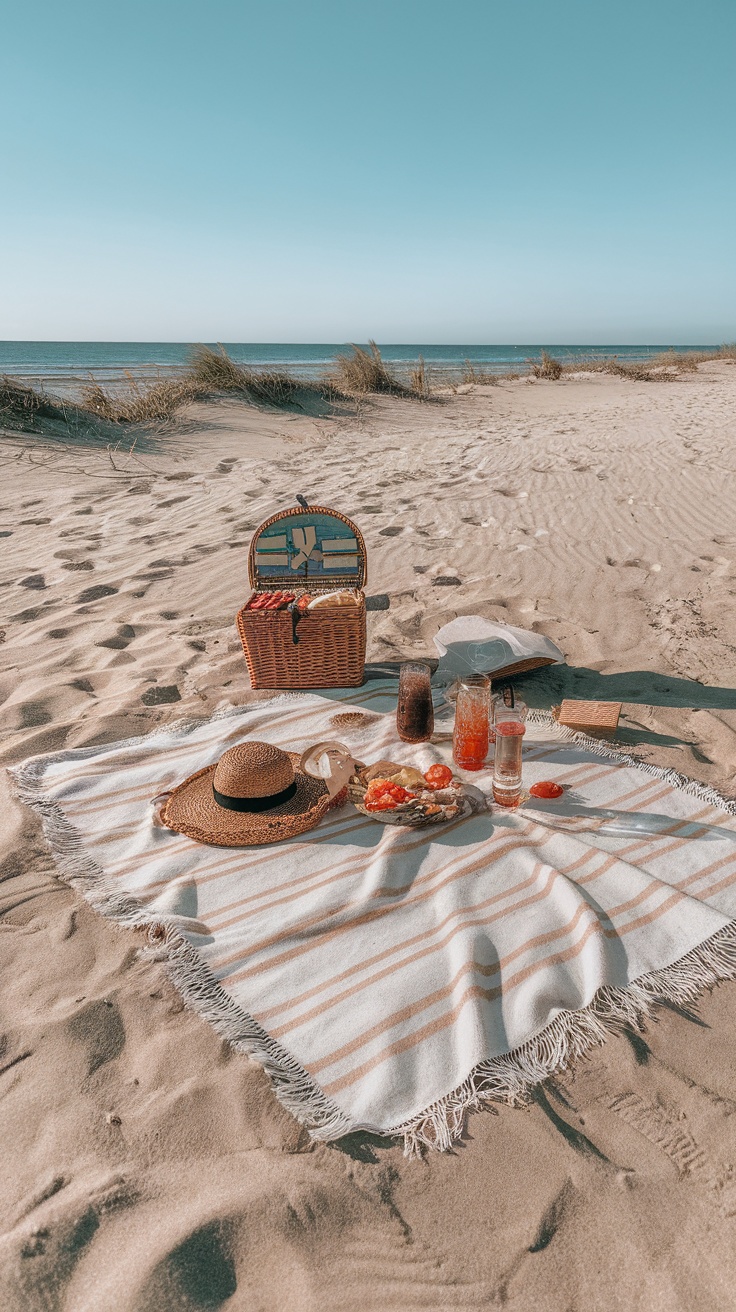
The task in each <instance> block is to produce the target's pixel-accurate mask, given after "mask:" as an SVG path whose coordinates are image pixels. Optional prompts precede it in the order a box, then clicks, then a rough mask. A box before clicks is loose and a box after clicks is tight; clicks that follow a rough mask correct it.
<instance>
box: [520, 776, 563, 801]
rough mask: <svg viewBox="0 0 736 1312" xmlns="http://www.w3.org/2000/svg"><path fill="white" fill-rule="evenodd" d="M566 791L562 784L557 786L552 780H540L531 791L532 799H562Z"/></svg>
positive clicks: (533, 785)
mask: <svg viewBox="0 0 736 1312" xmlns="http://www.w3.org/2000/svg"><path fill="white" fill-rule="evenodd" d="M564 791H565V790H564V788H563V787H562V784H556V783H555V782H554V781H553V780H552V779H540V781H539V783H538V784H532V786H531V788H530V789H529V792H530V793H531V795H532V797H562V794H563V793H564Z"/></svg>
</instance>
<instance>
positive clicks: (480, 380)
mask: <svg viewBox="0 0 736 1312" xmlns="http://www.w3.org/2000/svg"><path fill="white" fill-rule="evenodd" d="M460 381H461V382H463V383H475V384H476V386H478V387H497V386H498V375H497V374H488V373H484V372H483V370H482V369H476V367H475V365H474V364H473V363H472V362H471V361H470V360H466V361H465V365H464V367H463V372H462V375H461V379H460Z"/></svg>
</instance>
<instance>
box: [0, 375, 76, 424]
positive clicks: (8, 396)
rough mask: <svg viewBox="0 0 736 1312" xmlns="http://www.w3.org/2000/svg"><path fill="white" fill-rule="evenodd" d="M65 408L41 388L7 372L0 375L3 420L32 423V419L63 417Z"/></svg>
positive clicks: (0, 399)
mask: <svg viewBox="0 0 736 1312" xmlns="http://www.w3.org/2000/svg"><path fill="white" fill-rule="evenodd" d="M64 417H65V410H64V407H63V406H62V405H60V404H59V402H57V401H55V400H53V399H52V398H51V397H50V396H48V395H47V394H46V392H44V391H43V390H42V389H41V388H36V387H30V386H29V385H28V384H27V383H21V382H19V380H18V379H17V378H9V377H8V376H7V374H3V375H2V377H0V418H1V419H2V421H3V422H7V423H9V424H11V425H12V426H13V427H14V426H15V424H16V423H20V424H32V423H33V421H34V419H62V420H63V419H64Z"/></svg>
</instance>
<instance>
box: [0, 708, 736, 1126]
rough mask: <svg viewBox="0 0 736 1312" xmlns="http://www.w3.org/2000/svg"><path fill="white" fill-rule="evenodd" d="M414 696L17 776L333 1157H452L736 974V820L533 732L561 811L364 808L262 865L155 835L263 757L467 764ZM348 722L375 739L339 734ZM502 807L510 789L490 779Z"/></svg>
mask: <svg viewBox="0 0 736 1312" xmlns="http://www.w3.org/2000/svg"><path fill="white" fill-rule="evenodd" d="M395 704H396V703H395V683H388V682H386V683H381V684H374V685H373V686H367V687H365V688H363V689H360V690H351V691H349V692H326V693H320V694H316V693H315V694H301V695H294V696H282V697H278V698H275V699H273V700H270V701H268V702H263V701H260V702H256V703H254V704H252V705H249V706H247V707H245V708H238V709H235V710H233V711H231V712H228V713H227V714H226V715H224V716H220V717H216V718H214V719H211V720H208V721H206V722H201V721H200V722H198V723H195V724H188V725H178V726H177V725H174V726H172V727H169V728H165V729H162V730H159V731H156V732H155V733H152V734H150V735H148V736H147V737H143V738H138V739H134V740H131V741H129V742H125V743H117V744H113V745H108V746H104V747H101V748H87V749H83V750H78V751H67V752H61V753H57V754H56V755H53V756H46V757H39V758H36V759H35V760H32V761H30V762H28V763H26V764H25V765H24V766H22V767H20V768H18V769H17V770H16V772H15V773H16V777H17V783H18V786H19V790H20V794H21V796H23V797H24V798H25V799H26V800H28V801H29V802H31V803H32V804H33V805H35V806H37V807H38V808H39V809H40V810H41V812H42V813H43V816H44V821H45V827H46V832H47V835H48V838H49V841H50V843H51V845H52V847H53V849H54V851H55V853H56V856H57V860H58V862H59V865H60V868H61V872H62V874H63V875H64V876H65V877H66V878H68V879H69V880H71V881H72V882H74V883H75V884H76V885H77V886H78V887H79V888H80V889H81V891H82V892H83V893H84V895H85V896H86V897H87V898H88V899H89V900H90V901H91V902H92V903H93V904H94V905H96V906H97V907H98V909H99V910H101V911H102V912H103V913H105V914H108V915H111V916H113V917H115V918H116V919H118V920H122V921H125V922H127V923H130V924H133V925H138V926H141V927H142V928H144V930H145V932H146V934H147V939H148V946H147V947H146V949H145V950H146V951H153V952H155V953H159V954H160V955H161V957H162V958H163V959H165V960H166V962H167V963H168V969H169V970H170V972H171V974H172V976H173V978H174V980H175V982H176V984H177V986H178V987H179V989H180V990H181V992H182V994H183V996H184V997H185V999H186V1000H187V1002H188V1003H189V1004H190V1005H191V1006H193V1007H194V1008H195V1009H196V1010H197V1011H199V1012H200V1013H201V1014H202V1015H203V1016H204V1017H206V1018H207V1019H209V1020H210V1021H211V1022H212V1023H213V1024H214V1025H215V1026H216V1027H217V1029H218V1030H219V1032H220V1033H222V1034H224V1035H226V1036H227V1038H228V1039H229V1040H230V1041H231V1042H232V1043H233V1044H234V1045H235V1046H236V1047H237V1048H239V1049H240V1050H242V1051H246V1052H248V1053H250V1054H251V1055H253V1056H255V1057H256V1058H257V1059H258V1060H259V1061H261V1062H262V1063H263V1065H264V1066H265V1067H266V1069H267V1071H268V1072H269V1074H270V1076H271V1078H272V1080H273V1083H274V1085H275V1088H276V1091H277V1094H278V1096H279V1097H280V1098H281V1100H282V1101H283V1102H284V1104H285V1105H286V1106H288V1107H289V1108H290V1109H291V1110H292V1111H293V1112H294V1113H295V1115H297V1116H298V1117H299V1119H300V1120H301V1121H303V1122H304V1123H305V1124H306V1125H308V1126H309V1128H310V1130H311V1132H312V1133H313V1134H314V1135H315V1136H316V1137H319V1138H323V1139H333V1138H337V1137H339V1136H340V1135H343V1134H345V1133H347V1132H348V1131H352V1130H356V1129H361V1128H362V1129H368V1130H372V1131H374V1132H378V1133H391V1134H403V1135H404V1136H405V1141H406V1145H407V1150H408V1151H413V1150H415V1149H416V1148H417V1146H418V1145H421V1144H424V1143H430V1144H434V1145H436V1146H439V1147H443V1146H447V1145H448V1144H449V1143H451V1142H452V1141H453V1139H455V1138H456V1137H457V1136H458V1135H459V1134H460V1133H461V1132H462V1125H463V1120H464V1114H465V1112H466V1110H467V1109H468V1108H469V1107H474V1106H478V1105H480V1104H481V1103H482V1102H484V1101H487V1100H491V1099H505V1100H507V1101H516V1100H518V1099H521V1098H523V1097H524V1096H525V1094H527V1093H528V1090H529V1088H530V1087H531V1086H532V1085H533V1084H534V1083H536V1082H538V1081H539V1080H541V1079H543V1078H545V1076H547V1075H549V1074H550V1073H551V1072H552V1071H554V1070H555V1069H558V1068H560V1067H561V1066H563V1065H565V1064H566V1063H567V1062H569V1061H570V1060H571V1059H572V1058H573V1057H574V1056H575V1055H576V1054H578V1053H580V1052H582V1051H584V1050H585V1048H586V1047H588V1046H589V1045H590V1044H591V1043H593V1042H599V1041H600V1040H601V1039H602V1038H603V1037H604V1036H605V1034H606V1032H607V1031H608V1030H609V1029H610V1028H611V1027H612V1026H615V1025H617V1024H621V1023H623V1022H629V1023H630V1022H635V1021H637V1020H639V1019H641V1017H642V1015H644V1014H646V1013H647V1011H648V1009H649V1008H650V1006H651V1005H652V1004H653V1003H654V1002H656V1001H657V1000H658V999H663V998H669V999H674V1000H677V1001H682V1000H684V999H691V998H692V997H693V996H694V995H695V994H696V993H697V992H698V991H699V990H701V989H702V988H703V987H706V986H708V985H711V984H713V983H714V982H715V981H716V980H718V979H722V978H725V977H729V976H732V975H736V936H735V935H734V926H733V924H732V922H733V921H734V918H736V815H734V811H736V808H735V807H733V805H729V804H728V803H725V802H723V800H722V799H720V798H719V797H718V796H717V795H716V794H714V793H713V792H712V791H709V790H706V789H704V788H702V787H700V786H698V785H695V784H688V783H687V781H683V780H681V779H679V778H678V777H677V776H675V775H673V774H671V773H669V774H668V773H666V772H664V771H659V770H655V769H653V768H651V767H646V766H643V767H642V766H637V765H636V764H635V763H634V762H633V761H631V760H630V759H629V758H626V757H622V756H620V755H619V754H617V753H616V752H615V751H613V749H610V748H608V747H603V746H601V745H600V744H597V743H594V742H592V741H591V740H589V739H582V738H581V737H580V735H572V734H570V733H569V731H566V730H562V729H560V728H559V727H558V726H556V725H555V724H554V723H553V721H552V720H551V718H550V717H549V716H545V715H543V714H541V713H540V714H537V715H535V714H534V713H532V714H531V715H530V720H529V723H528V725H527V735H526V739H525V752H524V758H525V764H524V784H525V786H526V787H527V788H528V787H529V785H530V784H532V783H533V782H534V781H536V780H540V779H544V778H550V777H552V778H554V779H556V780H558V781H559V782H561V783H563V784H565V785H566V793H565V797H564V800H563V801H562V802H558V803H542V802H535V801H534V799H530V802H527V803H525V804H524V805H522V807H521V808H520V809H519V810H518V811H511V812H506V811H503V810H502V809H501V808H493V809H492V810H491V811H489V812H485V813H480V814H474V815H472V816H469V817H467V818H465V819H462V820H460V821H454V822H451V823H449V824H447V825H444V826H438V827H436V828H434V829H432V828H430V829H425V830H419V831H416V830H408V829H400V828H396V827H392V826H384V825H382V824H380V823H378V822H377V821H374V820H372V819H367V818H365V817H363V816H361V815H359V814H358V813H357V812H356V811H355V810H354V808H353V807H352V806H350V805H348V806H346V807H344V808H343V809H342V810H339V811H332V812H330V813H328V815H327V816H326V818H325V819H324V820H323V821H322V823H321V824H320V826H319V827H318V828H317V829H315V830H313V831H312V832H311V833H308V834H306V835H302V836H301V837H299V838H295V839H291V840H288V841H286V842H281V843H278V844H274V845H272V846H270V847H265V848H248V849H238V850H233V849H223V848H215V847H206V846H202V845H200V844H197V843H195V842H193V841H192V840H190V839H188V838H186V837H183V836H181V835H178V834H174V833H171V832H170V831H168V830H166V829H163V828H160V827H156V825H155V824H154V822H153V811H152V807H151V805H150V799H151V798H152V797H153V796H154V795H155V794H158V793H159V792H161V791H162V790H165V789H166V788H168V787H170V786H171V785H173V784H175V783H177V782H180V781H181V780H182V779H183V778H184V777H185V776H187V775H189V774H191V773H192V772H194V771H196V770H199V769H200V768H202V767H203V766H205V765H208V764H210V763H212V762H213V761H215V760H216V759H217V758H218V757H219V756H220V755H221V753H222V752H223V751H224V750H225V749H226V748H227V747H230V746H232V745H233V744H234V743H236V742H240V741H242V740H243V739H245V738H256V739H261V740H265V741H269V742H273V743H276V744H278V745H279V746H281V747H288V748H291V749H294V750H302V749H304V748H306V747H307V746H308V745H310V744H311V743H314V742H317V741H319V740H324V739H342V740H343V741H345V742H346V743H348V744H349V745H350V747H351V749H352V750H353V752H354V754H355V755H356V757H358V758H360V759H363V760H365V761H371V760H377V759H379V758H381V757H383V758H385V757H387V756H388V757H390V758H392V759H395V760H398V761H401V762H405V763H407V764H408V763H412V764H418V765H419V766H420V768H422V769H426V768H427V767H428V766H429V765H430V764H431V763H432V762H434V761H438V760H442V761H449V760H450V743H449V741H444V742H440V743H439V744H436V745H429V744H423V745H421V746H420V747H411V746H408V745H406V744H403V743H401V742H400V741H399V739H398V738H397V736H396V729H395V720H394V713H395ZM348 710H360V711H362V712H363V713H364V714H365V715H369V716H370V717H371V718H370V720H369V721H368V722H367V723H364V724H363V725H362V726H361V727H359V728H357V729H356V728H355V727H350V728H345V727H336V726H335V725H334V724H333V723H332V720H333V718H334V717H335V716H336V715H339V714H341V713H343V714H344V712H345V711H348ZM473 783H474V784H475V785H478V786H479V787H480V788H481V789H483V790H485V791H486V792H489V791H490V775H489V774H487V773H482V774H480V775H476V776H473Z"/></svg>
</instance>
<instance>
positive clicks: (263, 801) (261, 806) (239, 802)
mask: <svg viewBox="0 0 736 1312" xmlns="http://www.w3.org/2000/svg"><path fill="white" fill-rule="evenodd" d="M295 793H296V779H295V780H294V782H293V783H291V784H289V787H288V788H282V790H281V792H280V793H271V795H270V797H228V795H227V793H218V791H217V789H216V788H215V785H214V784H213V785H212V795H213V797H214V799H215V801H216V802H217V805H218V806H222V807H224V809H225V810H226V811H271V810H273V808H274V807H275V806H280V805H281V803H282V802H289V801H291V798H292V797H294V795H295Z"/></svg>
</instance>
